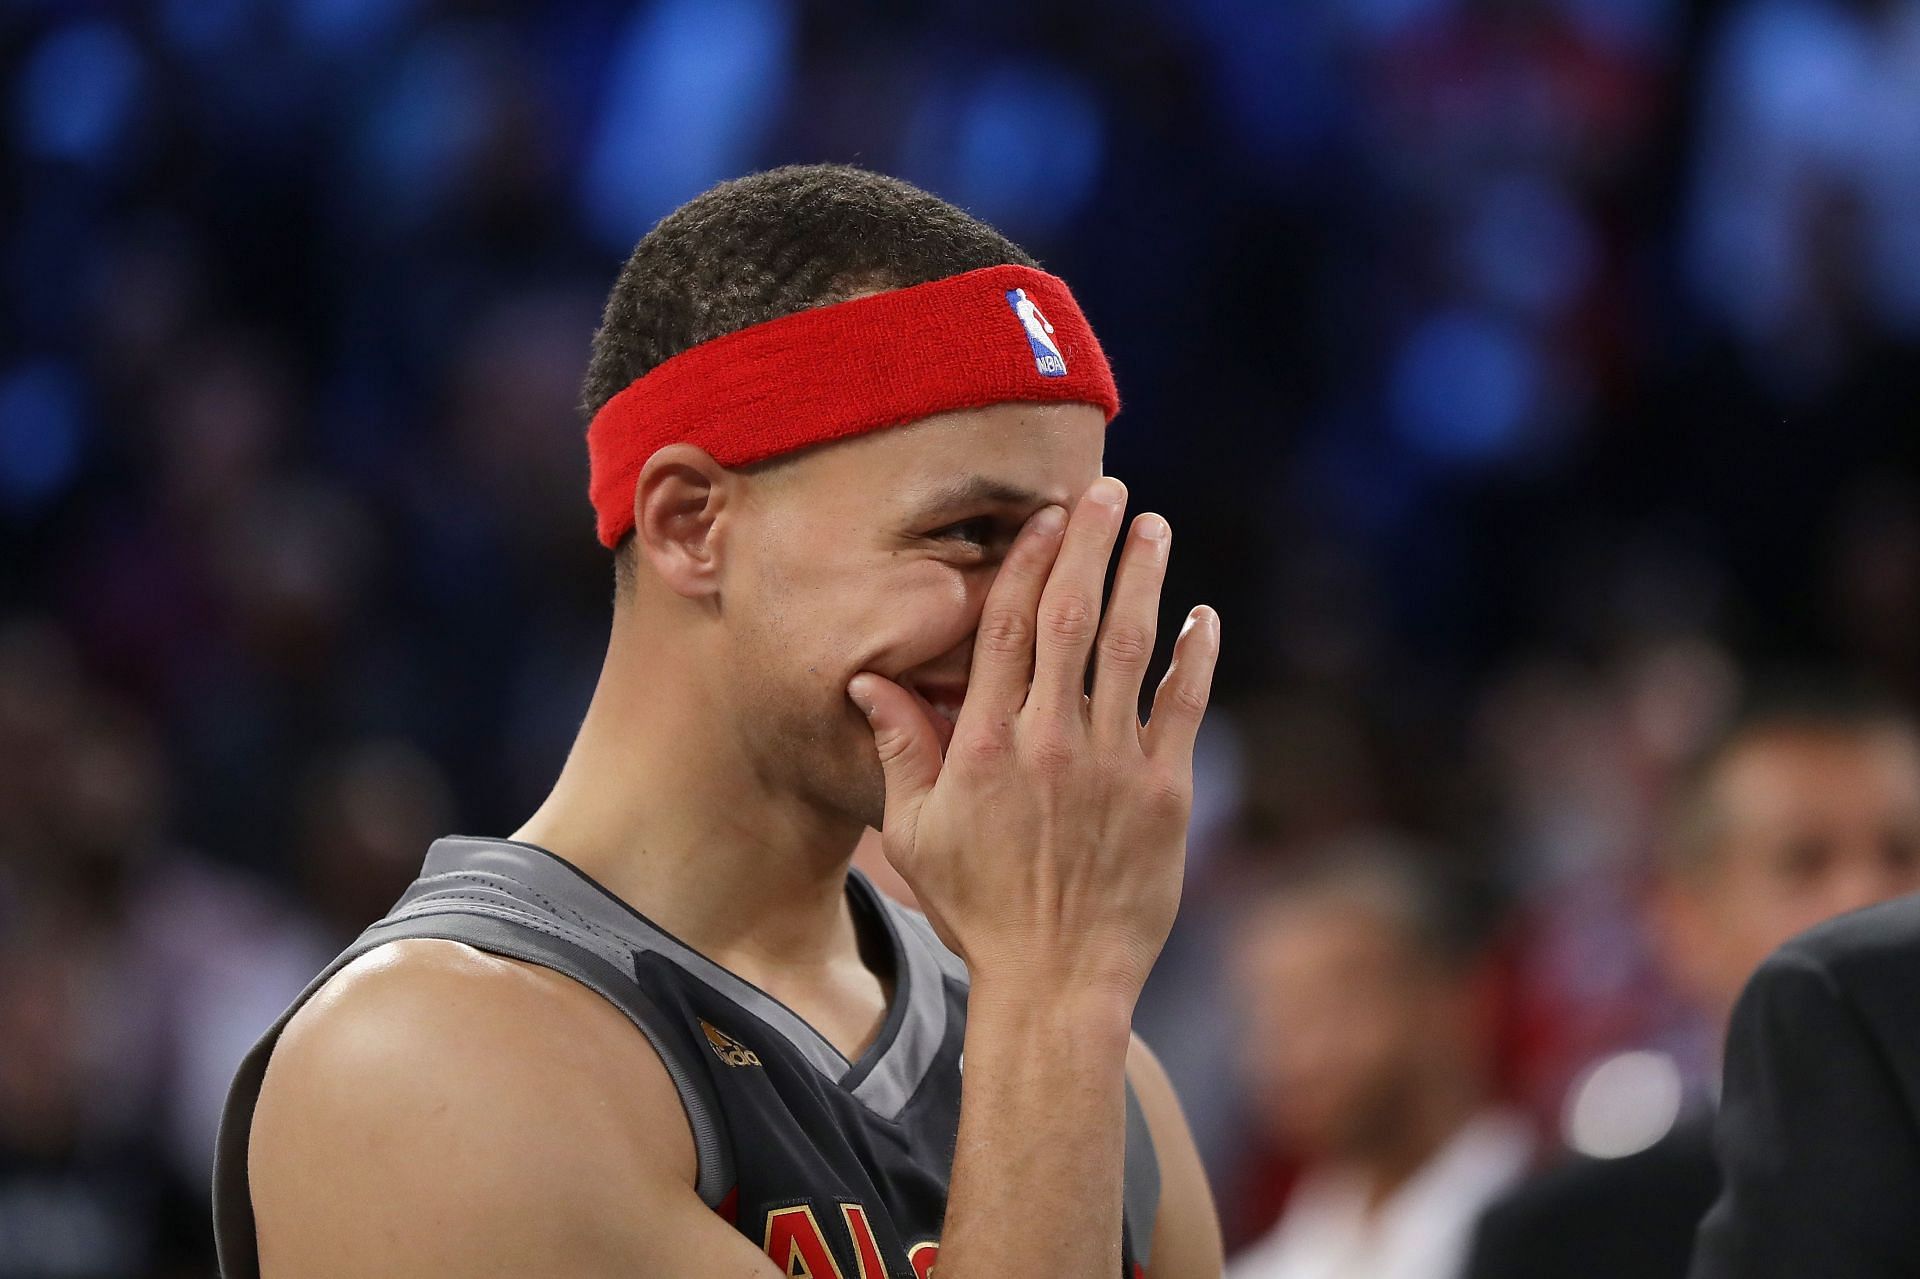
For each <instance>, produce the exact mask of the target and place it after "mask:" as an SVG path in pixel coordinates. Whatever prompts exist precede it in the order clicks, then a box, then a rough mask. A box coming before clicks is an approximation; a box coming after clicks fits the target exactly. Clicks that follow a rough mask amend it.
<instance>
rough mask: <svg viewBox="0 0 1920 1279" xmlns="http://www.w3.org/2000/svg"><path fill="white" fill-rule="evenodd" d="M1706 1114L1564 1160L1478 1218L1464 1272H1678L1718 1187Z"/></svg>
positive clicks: (1624, 1277) (1635, 1276) (1575, 1275)
mask: <svg viewBox="0 0 1920 1279" xmlns="http://www.w3.org/2000/svg"><path fill="white" fill-rule="evenodd" d="M1719 1189H1720V1174H1719V1171H1718V1169H1717V1168H1715V1166H1714V1162H1713V1119H1712V1117H1711V1116H1709V1115H1704V1114H1702V1115H1695V1116H1692V1117H1690V1118H1688V1119H1685V1120H1683V1121H1682V1122H1681V1123H1679V1124H1678V1125H1676V1126H1675V1128H1674V1130H1673V1131H1672V1132H1670V1133H1668V1134H1667V1135H1666V1136H1665V1137H1664V1138H1662V1139H1661V1140H1660V1141H1659V1142H1657V1143H1656V1144H1655V1145H1653V1146H1651V1147H1649V1148H1648V1149H1646V1150H1643V1151H1641V1152H1640V1153H1638V1154H1634V1155H1626V1156H1624V1157H1622V1158H1619V1159H1586V1158H1576V1159H1570V1160H1568V1161H1567V1162H1566V1163H1563V1164H1560V1165H1559V1166H1557V1167H1554V1168H1550V1169H1548V1170H1547V1171H1546V1172H1543V1173H1541V1174H1540V1175H1539V1176H1537V1177H1535V1178H1533V1179H1532V1180H1530V1181H1528V1182H1525V1183H1524V1184H1522V1185H1520V1186H1519V1187H1517V1188H1516V1189H1514V1190H1513V1191H1512V1192H1510V1193H1509V1194H1508V1195H1507V1196H1506V1197H1505V1198H1504V1199H1502V1200H1500V1201H1499V1202H1498V1203H1496V1204H1494V1206H1493V1207H1491V1208H1489V1209H1488V1210H1487V1214H1486V1216H1485V1217H1483V1218H1481V1220H1480V1229H1479V1231H1478V1233H1477V1235H1476V1237H1475V1239H1474V1245H1473V1252H1472V1254H1471V1258H1470V1259H1469V1261H1468V1262H1467V1268H1466V1270H1465V1271H1464V1272H1463V1279H1686V1276H1687V1260H1688V1258H1689V1257H1691V1256H1692V1254H1693V1235H1694V1231H1695V1230H1697V1229H1698V1228H1699V1225H1700V1218H1701V1217H1702V1216H1704V1215H1705V1214H1706V1211H1707V1209H1708V1208H1709V1207H1711V1206H1712V1204H1713V1199H1714V1196H1715V1195H1716V1194H1717V1193H1719Z"/></svg>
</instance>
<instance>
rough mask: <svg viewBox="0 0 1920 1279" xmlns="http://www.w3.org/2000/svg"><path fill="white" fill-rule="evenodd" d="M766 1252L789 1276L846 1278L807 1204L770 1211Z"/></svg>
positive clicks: (822, 1278)
mask: <svg viewBox="0 0 1920 1279" xmlns="http://www.w3.org/2000/svg"><path fill="white" fill-rule="evenodd" d="M765 1248H766V1253H767V1255H768V1256H769V1257H772V1258H773V1264H774V1265H776V1266H779V1267H780V1272H781V1273H782V1274H784V1275H787V1276H789V1277H790V1279H846V1276H844V1275H842V1274H841V1273H840V1264H839V1263H838V1262H836V1261H835V1260H834V1259H833V1254H832V1253H831V1252H829V1251H827V1239H826V1236H825V1235H823V1234H821V1233H820V1222H819V1221H818V1220H817V1219H816V1218H815V1217H814V1215H813V1209H812V1208H809V1207H808V1206H807V1205H805V1204H800V1205H799V1206H797V1207H793V1208H776V1209H774V1210H773V1211H772V1212H770V1213H768V1214H767V1242H766V1245H765Z"/></svg>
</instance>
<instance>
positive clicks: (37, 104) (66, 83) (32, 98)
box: [14, 22, 146, 165]
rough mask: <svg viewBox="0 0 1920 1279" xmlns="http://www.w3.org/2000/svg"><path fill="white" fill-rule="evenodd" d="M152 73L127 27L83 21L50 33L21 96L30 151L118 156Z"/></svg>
mask: <svg viewBox="0 0 1920 1279" xmlns="http://www.w3.org/2000/svg"><path fill="white" fill-rule="evenodd" d="M145 79H146V76H145V69H144V67H143V66H142V65H141V60H140V54H139V51H138V50H136V49H135V48H134V46H133V42H132V41H131V40H129V39H128V38H127V35H126V33H125V32H123V31H122V30H120V28H118V27H116V26H114V25H112V24H111V23H106V22H81V23H75V24H73V25H71V26H67V27H62V28H61V29H59V30H57V31H54V32H52V33H50V34H49V35H48V36H47V37H46V38H45V39H44V40H42V41H41V43H40V47H39V48H37V49H35V50H34V51H33V54H32V55H31V56H30V57H29V58H28V60H27V65H26V69H25V71H24V73H23V74H22V75H21V77H20V82H19V86H18V89H17V94H18V96H17V97H16V99H15V105H14V112H15V118H16V119H17V120H18V121H19V128H20V141H21V144H22V147H23V149H24V150H25V151H26V152H27V153H28V154H30V155H35V156H39V157H41V158H42V159H49V160H62V161H67V162H70V163H74V164H83V165H95V164H100V163H103V162H105V161H107V160H109V159H111V158H112V152H113V151H114V149H115V148H116V146H117V144H118V143H119V142H120V140H121V138H122V137H123V136H124V134H125V131H126V126H127V121H128V119H129V117H130V116H131V115H132V113H133V110H134V108H135V106H136V105H137V104H138V102H139V100H140V96H141V92H142V89H143V87H144V82H145Z"/></svg>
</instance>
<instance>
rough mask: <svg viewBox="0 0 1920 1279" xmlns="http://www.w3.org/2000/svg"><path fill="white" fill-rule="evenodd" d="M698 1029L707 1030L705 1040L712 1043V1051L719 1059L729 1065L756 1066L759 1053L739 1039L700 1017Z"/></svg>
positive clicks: (758, 1062)
mask: <svg viewBox="0 0 1920 1279" xmlns="http://www.w3.org/2000/svg"><path fill="white" fill-rule="evenodd" d="M700 1029H702V1030H704V1031H706V1032H707V1042H708V1043H710V1044H712V1045H713V1051H714V1052H715V1053H717V1054H719V1057H720V1060H721V1061H724V1062H726V1063H727V1065H729V1066H758V1065H759V1064H760V1054H759V1053H757V1052H755V1051H753V1049H751V1048H749V1047H747V1046H746V1045H745V1044H743V1043H741V1042H740V1041H739V1040H737V1039H735V1038H734V1037H733V1036H732V1035H729V1034H728V1033H727V1032H725V1031H724V1030H721V1029H719V1028H718V1027H717V1026H715V1025H714V1024H713V1023H712V1022H710V1021H708V1020H706V1019H705V1018H701V1020H700Z"/></svg>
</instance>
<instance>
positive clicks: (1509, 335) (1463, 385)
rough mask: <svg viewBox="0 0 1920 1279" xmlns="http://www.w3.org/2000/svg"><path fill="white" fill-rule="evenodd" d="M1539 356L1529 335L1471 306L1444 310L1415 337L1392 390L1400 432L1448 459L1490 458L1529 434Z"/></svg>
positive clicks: (1415, 445)
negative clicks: (1470, 309) (1476, 310)
mask: <svg viewBox="0 0 1920 1279" xmlns="http://www.w3.org/2000/svg"><path fill="white" fill-rule="evenodd" d="M1540 383H1541V370H1540V357H1539V353H1538V352H1537V351H1535V350H1534V349H1533V347H1532V345H1531V344H1530V343H1529V342H1528V341H1527V339H1526V337H1525V335H1524V334H1523V333H1521V332H1520V331H1518V330H1517V329H1515V328H1513V327H1512V326H1510V325H1507V324H1503V323H1501V322H1499V321H1497V320H1495V319H1493V318H1491V317H1489V316H1486V315H1481V314H1477V313H1475V312H1472V311H1465V310H1454V311H1443V312H1441V313H1439V314H1437V315H1434V316H1432V317H1430V318H1429V319H1427V320H1426V321H1425V322H1424V323H1422V324H1421V325H1420V326H1419V327H1417V328H1416V329H1415V330H1414V331H1413V333H1412V335H1411V336H1409V337H1408V339H1407V342H1406V345H1405V346H1404V347H1403V348H1402V350H1401V352H1400V356H1399V359H1398V361H1397V362H1396V365H1395V367H1394V370H1393V376H1392V383H1391V387H1390V390H1389V395H1390V397H1391V408H1392V415H1393V424H1394V429H1395V433H1396V435H1397V436H1398V437H1399V439H1400V440H1401V441H1402V442H1403V443H1405V444H1407V445H1408V446H1410V447H1411V448H1412V449H1413V451H1414V452H1415V453H1417V454H1419V455H1420V456H1422V457H1424V458H1426V459H1428V460H1429V461H1432V462H1435V463H1439V464H1442V465H1457V466H1471V465H1485V464H1489V463H1493V462H1496V461H1499V460H1500V459H1502V458H1504V457H1507V456H1509V455H1511V454H1513V453H1515V452H1517V451H1519V450H1520V449H1521V448H1522V447H1523V446H1524V445H1525V443H1526V442H1527V441H1526V433H1527V428H1528V426H1529V425H1530V424H1531V420H1532V414H1533V410H1534V409H1535V407H1536V406H1537V404H1538V402H1539V398H1540Z"/></svg>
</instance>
